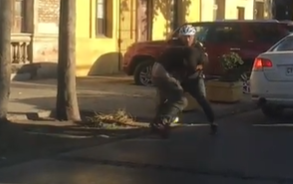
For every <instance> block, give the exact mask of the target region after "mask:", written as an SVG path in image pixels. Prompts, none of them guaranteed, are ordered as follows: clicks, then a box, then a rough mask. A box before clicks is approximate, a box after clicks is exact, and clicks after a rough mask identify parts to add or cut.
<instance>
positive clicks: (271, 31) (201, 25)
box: [123, 20, 289, 86]
mask: <svg viewBox="0 0 293 184" xmlns="http://www.w3.org/2000/svg"><path fill="white" fill-rule="evenodd" d="M188 24H192V25H193V26H194V27H195V28H196V30H197V39H198V40H199V41H200V42H202V43H203V45H204V47H205V49H206V51H207V53H208V55H209V64H208V66H207V67H206V68H205V73H206V75H220V74H222V69H221V64H220V62H219V56H222V55H223V54H225V53H228V52H231V51H233V52H236V53H238V54H239V55H240V57H241V58H242V59H243V60H244V62H245V65H246V66H247V68H249V69H250V70H251V67H252V64H253V61H254V58H255V57H256V56H257V55H258V54H260V53H262V52H264V51H266V50H267V49H269V48H270V47H271V46H272V45H273V44H274V43H276V42H277V41H278V40H280V39H281V38H283V37H284V36H286V35H288V34H289V32H288V30H287V29H286V28H285V26H281V24H280V23H279V22H278V21H276V20H263V21H259V20H244V21H242V20H224V21H215V22H191V23H188ZM179 28H180V27H179ZM179 28H177V29H176V30H175V31H174V32H173V33H171V34H170V35H169V36H168V38H167V40H158V41H148V42H140V43H134V44H133V45H131V46H130V47H129V48H128V50H127V52H126V53H125V55H124V60H123V70H124V72H125V73H126V74H128V75H133V76H134V81H135V83H136V84H138V85H145V86H148V85H151V84H152V83H151V79H150V70H151V66H152V65H153V63H154V62H155V60H156V58H157V57H158V56H159V55H160V53H161V52H162V51H163V50H164V49H165V48H166V46H167V45H168V44H169V43H170V42H172V41H173V40H175V39H177V38H178V32H179Z"/></svg>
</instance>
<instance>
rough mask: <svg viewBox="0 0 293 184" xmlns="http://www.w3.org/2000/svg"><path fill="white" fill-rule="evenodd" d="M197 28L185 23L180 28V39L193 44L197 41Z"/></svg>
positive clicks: (189, 44)
mask: <svg viewBox="0 0 293 184" xmlns="http://www.w3.org/2000/svg"><path fill="white" fill-rule="evenodd" d="M195 34H196V30H195V28H194V27H193V26H191V25H185V26H183V27H181V28H180V30H179V39H180V41H181V42H182V43H183V44H184V45H186V46H191V45H192V44H193V43H194V41H195Z"/></svg>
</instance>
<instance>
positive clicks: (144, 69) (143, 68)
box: [134, 61, 154, 86]
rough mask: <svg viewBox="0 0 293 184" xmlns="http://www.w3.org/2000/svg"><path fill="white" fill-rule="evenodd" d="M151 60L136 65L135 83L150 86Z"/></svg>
mask: <svg viewBox="0 0 293 184" xmlns="http://www.w3.org/2000/svg"><path fill="white" fill-rule="evenodd" d="M153 64H154V62H153V61H143V62H141V63H140V64H139V65H137V67H136V69H135V71H134V82H135V84H136V85H142V86H152V84H153V83H152V79H151V71H152V66H153Z"/></svg>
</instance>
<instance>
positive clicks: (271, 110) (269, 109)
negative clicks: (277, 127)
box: [261, 105, 284, 118]
mask: <svg viewBox="0 0 293 184" xmlns="http://www.w3.org/2000/svg"><path fill="white" fill-rule="evenodd" d="M261 110H262V113H263V114H264V115H265V116H266V117H269V118H279V117H281V116H282V115H283V111H284V109H283V108H281V107H277V106H270V105H264V106H263V107H261Z"/></svg>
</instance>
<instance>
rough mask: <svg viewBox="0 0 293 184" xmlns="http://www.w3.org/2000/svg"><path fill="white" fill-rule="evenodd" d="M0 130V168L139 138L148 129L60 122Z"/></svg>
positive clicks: (21, 124)
mask: <svg viewBox="0 0 293 184" xmlns="http://www.w3.org/2000/svg"><path fill="white" fill-rule="evenodd" d="M62 124H64V125H62ZM0 128H1V129H0V167H3V166H5V165H10V164H15V163H18V162H23V161H25V160H30V159H35V158H39V157H47V156H52V155H54V154H57V153H59V152H65V151H69V150H72V149H78V148H83V147H89V146H94V145H98V144H102V143H106V142H111V141H114V140H117V139H120V138H132V137H136V136H138V135H141V134H143V133H144V132H146V130H147V129H144V128H133V127H132V128H131V127H117V126H116V127H112V128H108V129H105V128H103V127H102V128H101V127H96V128H95V127H87V126H84V125H74V124H72V123H70V122H58V121H55V122H54V121H51V122H41V121H39V122H33V121H31V122H30V121H27V122H17V123H13V122H10V123H8V124H3V125H2V126H1V127H0Z"/></svg>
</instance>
